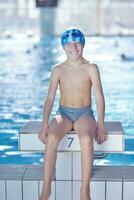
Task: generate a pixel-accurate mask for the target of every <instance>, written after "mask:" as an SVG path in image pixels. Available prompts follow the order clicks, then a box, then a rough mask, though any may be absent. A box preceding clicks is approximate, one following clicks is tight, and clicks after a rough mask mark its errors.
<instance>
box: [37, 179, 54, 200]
mask: <svg viewBox="0 0 134 200" xmlns="http://www.w3.org/2000/svg"><path fill="white" fill-rule="evenodd" d="M42 186H43V181H39V195H40V194H41V191H42ZM51 191H52V193H51V196H50V198H49V200H55V181H52V182H51Z"/></svg>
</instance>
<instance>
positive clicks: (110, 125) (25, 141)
mask: <svg viewBox="0 0 134 200" xmlns="http://www.w3.org/2000/svg"><path fill="white" fill-rule="evenodd" d="M105 124H106V128H107V130H108V139H107V141H105V142H104V143H103V144H101V145H100V144H97V143H96V141H95V140H94V149H95V151H102V152H123V151H124V132H123V129H122V126H121V123H120V122H106V123H105ZM40 127H41V122H36V121H35V122H34V121H33V122H28V123H27V124H26V125H25V126H24V127H22V129H21V130H20V131H19V149H20V150H22V151H23V150H24V151H29V150H30V151H44V149H45V145H44V144H43V143H42V142H41V141H40V140H39V139H38V133H39V130H40ZM29 141H30V142H29ZM58 151H81V148H80V143H79V138H78V135H77V133H75V132H74V131H70V132H69V133H67V134H66V135H65V136H64V138H63V139H62V140H61V142H60V143H59V145H58Z"/></svg>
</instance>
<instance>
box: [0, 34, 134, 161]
mask: <svg viewBox="0 0 134 200" xmlns="http://www.w3.org/2000/svg"><path fill="white" fill-rule="evenodd" d="M0 47H1V48H0V164H34V165H40V164H42V163H43V153H32V152H20V151H19V149H18V131H19V129H20V128H21V127H22V126H23V125H24V124H25V123H26V122H28V121H30V120H38V121H39V120H42V114H43V112H42V111H43V102H44V98H45V97H46V94H47V89H48V83H49V77H50V71H51V68H52V66H53V65H54V64H56V63H57V62H62V61H63V60H64V59H65V55H64V52H63V50H62V48H61V45H60V40H59V38H58V37H52V38H46V39H42V40H40V39H39V38H38V37H31V38H27V37H24V38H4V37H3V38H1V39H0ZM133 49H134V38H133V37H120V36H115V37H87V38H86V45H85V50H84V55H85V58H87V59H88V60H91V61H93V62H95V63H97V64H98V66H99V70H100V74H101V80H102V85H103V90H104V95H105V101H106V116H105V120H106V121H109V120H110V121H120V122H122V125H123V128H124V131H125V152H124V153H123V154H122V153H120V154H119V153H117V154H108V155H107V156H106V157H105V158H103V159H95V160H94V164H96V165H100V164H101V165H133V164H134V120H133V119H134V118H133V116H134V75H133V74H134V50H133ZM123 54H125V57H124V55H123ZM121 55H123V56H121ZM92 99H93V109H94V112H95V117H97V114H96V106H95V98H94V94H93V97H92ZM58 100H59V90H58V91H57V95H56V98H55V103H54V107H53V110H52V114H51V116H50V119H52V118H53V117H54V114H55V112H56V110H57V108H58Z"/></svg>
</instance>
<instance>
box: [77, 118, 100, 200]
mask: <svg viewBox="0 0 134 200" xmlns="http://www.w3.org/2000/svg"><path fill="white" fill-rule="evenodd" d="M74 130H75V131H76V133H77V134H78V137H79V141H80V146H81V175H82V185H81V198H80V199H81V200H90V199H91V197H90V185H89V183H90V178H91V174H92V166H93V159H94V147H93V135H94V133H95V130H96V122H95V121H94V120H93V119H92V118H91V117H88V116H86V117H81V118H79V119H78V120H77V121H76V122H75V123H74Z"/></svg>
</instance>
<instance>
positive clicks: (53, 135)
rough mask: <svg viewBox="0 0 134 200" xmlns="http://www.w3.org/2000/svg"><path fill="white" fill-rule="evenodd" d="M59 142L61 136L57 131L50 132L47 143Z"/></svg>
mask: <svg viewBox="0 0 134 200" xmlns="http://www.w3.org/2000/svg"><path fill="white" fill-rule="evenodd" d="M58 142H59V137H58V136H57V134H56V133H48V136H47V144H50V145H54V144H57V143H58Z"/></svg>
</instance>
